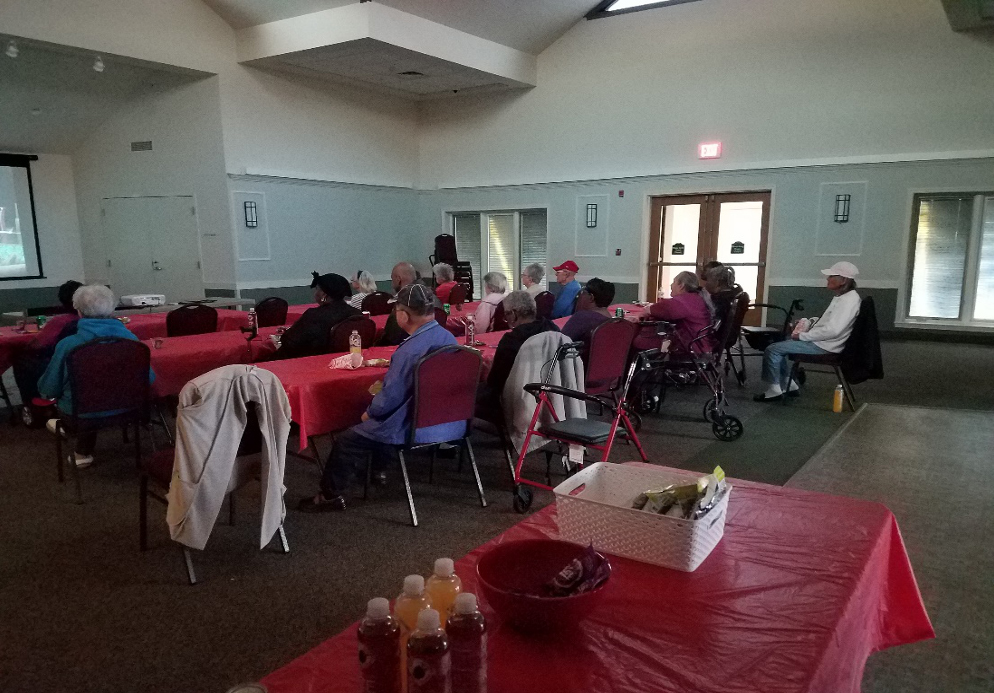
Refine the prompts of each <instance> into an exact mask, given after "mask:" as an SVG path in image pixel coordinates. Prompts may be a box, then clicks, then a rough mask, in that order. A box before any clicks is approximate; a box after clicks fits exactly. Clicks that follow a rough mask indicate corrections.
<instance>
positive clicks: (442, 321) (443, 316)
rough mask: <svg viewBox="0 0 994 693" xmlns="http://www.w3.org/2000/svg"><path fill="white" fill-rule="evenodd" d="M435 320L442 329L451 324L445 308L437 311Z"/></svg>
mask: <svg viewBox="0 0 994 693" xmlns="http://www.w3.org/2000/svg"><path fill="white" fill-rule="evenodd" d="M435 320H436V321H437V322H438V324H439V325H441V326H442V327H446V326H447V325H448V324H449V314H448V313H446V312H445V308H436V309H435Z"/></svg>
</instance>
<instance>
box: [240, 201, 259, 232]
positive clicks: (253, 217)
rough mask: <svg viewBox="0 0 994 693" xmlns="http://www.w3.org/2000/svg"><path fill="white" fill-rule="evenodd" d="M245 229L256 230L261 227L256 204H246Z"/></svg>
mask: <svg viewBox="0 0 994 693" xmlns="http://www.w3.org/2000/svg"><path fill="white" fill-rule="evenodd" d="M244 206H245V228H249V229H254V228H256V227H257V226H259V209H258V207H257V206H256V203H255V202H246V203H245V205H244Z"/></svg>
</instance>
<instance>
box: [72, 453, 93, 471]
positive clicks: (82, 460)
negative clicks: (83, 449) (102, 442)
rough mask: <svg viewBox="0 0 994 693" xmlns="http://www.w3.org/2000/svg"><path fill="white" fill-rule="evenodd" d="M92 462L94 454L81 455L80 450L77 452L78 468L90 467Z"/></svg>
mask: <svg viewBox="0 0 994 693" xmlns="http://www.w3.org/2000/svg"><path fill="white" fill-rule="evenodd" d="M71 459H72V458H71V457H70V460H71ZM91 464H93V455H81V454H79V453H78V452H77V453H76V468H77V469H83V468H85V467H89V466H90V465H91Z"/></svg>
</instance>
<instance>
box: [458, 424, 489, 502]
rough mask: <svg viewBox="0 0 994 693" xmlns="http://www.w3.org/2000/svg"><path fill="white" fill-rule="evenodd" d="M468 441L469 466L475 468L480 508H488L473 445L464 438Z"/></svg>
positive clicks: (467, 440) (466, 439) (467, 439)
mask: <svg viewBox="0 0 994 693" xmlns="http://www.w3.org/2000/svg"><path fill="white" fill-rule="evenodd" d="M463 440H465V441H466V452H468V453H469V464H470V466H472V467H473V476H474V477H475V478H476V491H477V493H479V494H480V507H483V508H485V507H487V498H486V496H484V495H483V484H482V483H481V482H480V470H479V469H478V468H477V466H476V455H474V454H473V444H472V443H470V442H469V438H468V437H467V438H464V439H463Z"/></svg>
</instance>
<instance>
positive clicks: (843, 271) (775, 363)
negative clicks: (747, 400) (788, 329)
mask: <svg viewBox="0 0 994 693" xmlns="http://www.w3.org/2000/svg"><path fill="white" fill-rule="evenodd" d="M821 273H822V274H824V275H825V277H826V285H827V288H828V290H829V291H831V292H832V293H833V294H835V297H834V298H833V299H832V302H831V303H829V304H828V308H826V309H825V312H824V313H822V316H821V317H820V318H818V319H817V321H816V322H815V323H814V324H813V325H812V326H810V327H809V328H808V329H807V330H806V331H801V332H798V331H795V333H794V334H792V335H791V337H790V339H787V340H784V341H782V342H775V343H773V344H771V345H770V346H768V347H766V351H764V352H763V381H764V382H766V383H769V387H767V388H766V392H763V393H761V394H758V395H756V396H755V397H753V399H754V400H756V401H757V402H774V401H777V400H779V399H783V395H784V388H785V387H786V386H787V379H788V378H789V377H790V369H791V368H792V367H793V364H792V363H791V361H790V359H789V358H787V356H788V355H789V354H838V353H841V352H842V349H843V348H844V347H845V345H846V340H848V339H849V335H850V334H852V328H853V325H854V324H856V316H857V315H859V308H860V298H859V294H857V293H856V277H858V276H859V270H858V269H856V265H854V264H852V263H851V262H836V263H835V264H834V265H832V266H831V267H829V268H828V269H823V270H822V271H821ZM798 389H799V387H798V384H797V383H796V382H793V383H791V385H790V391H789V392H788V393H787V394H788V395H790V394H792V393H794V392H796V391H797V390H798Z"/></svg>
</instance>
